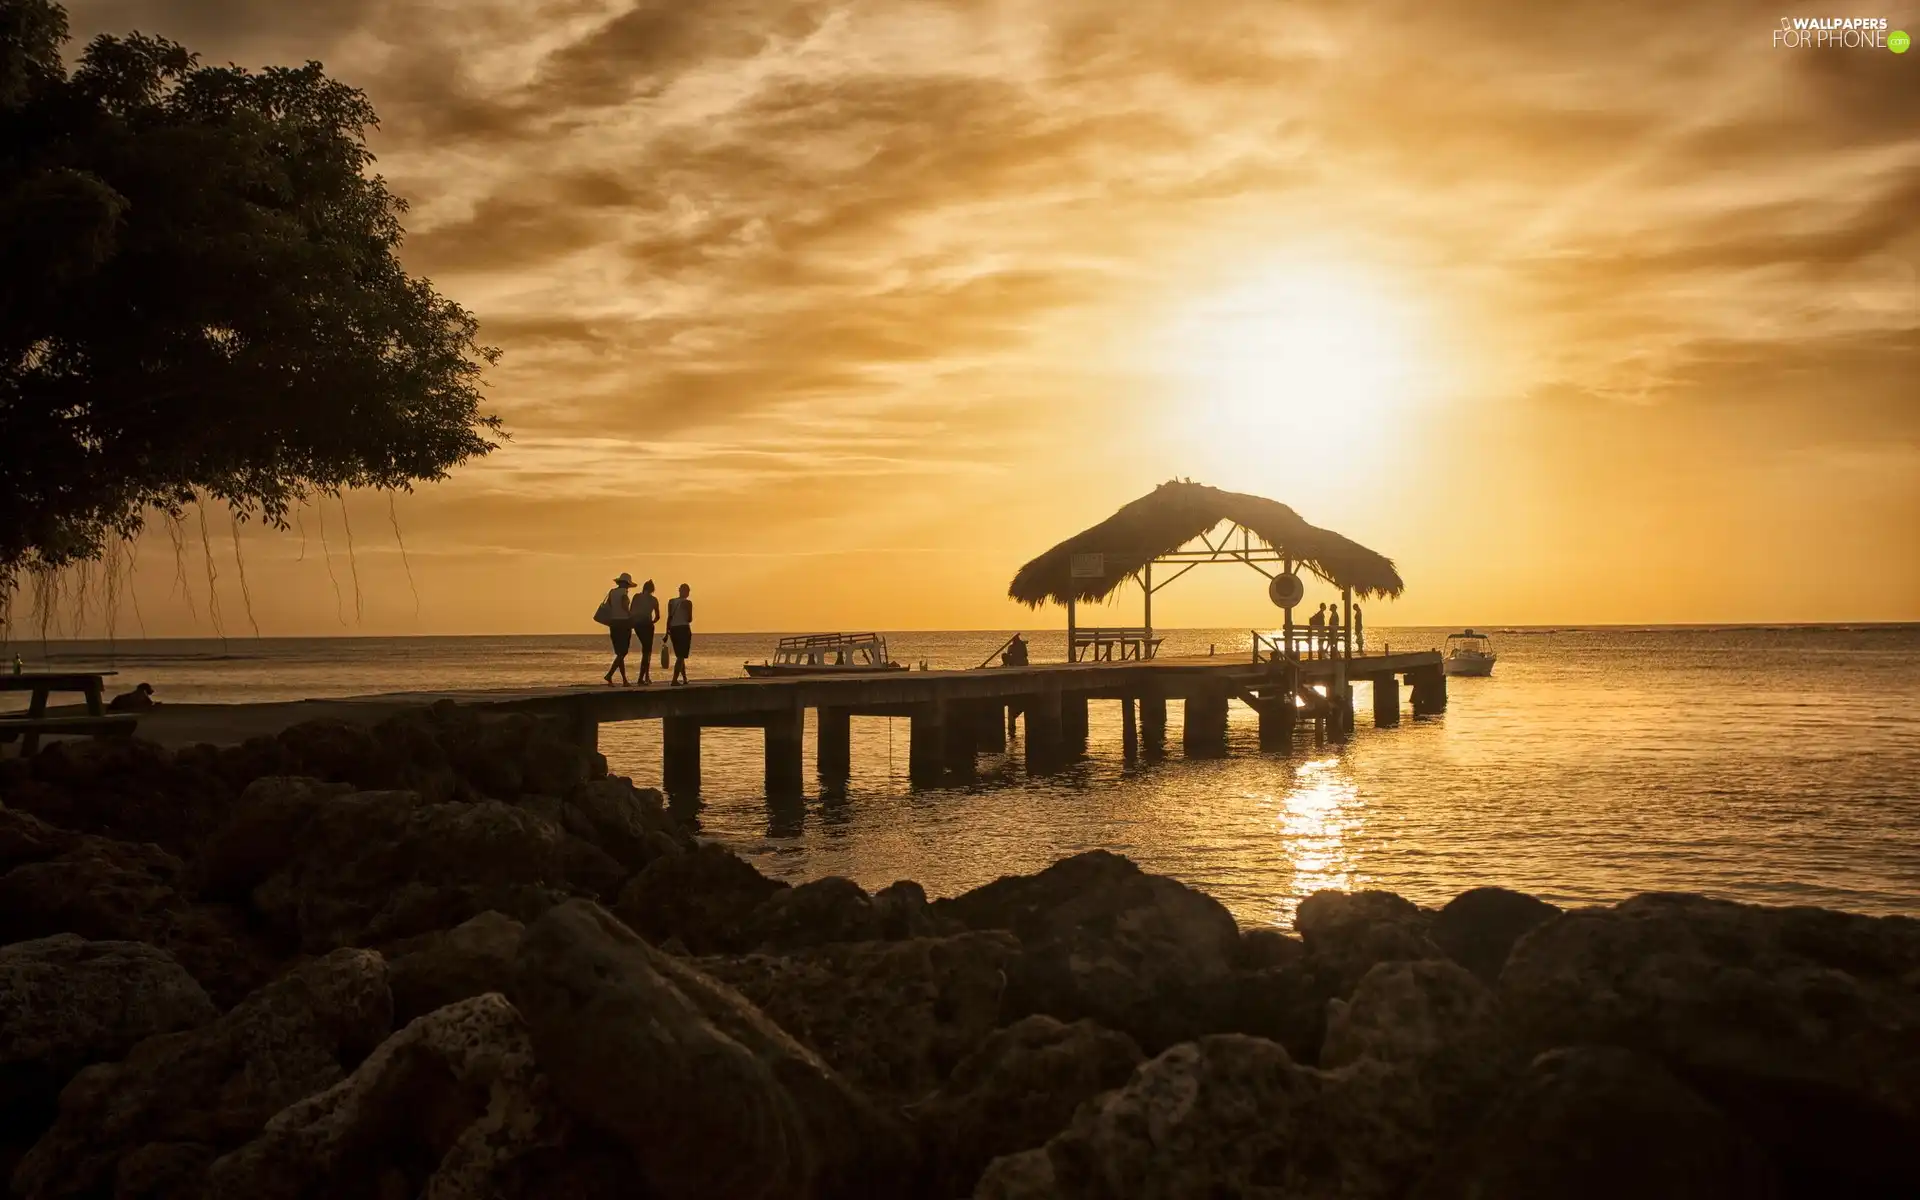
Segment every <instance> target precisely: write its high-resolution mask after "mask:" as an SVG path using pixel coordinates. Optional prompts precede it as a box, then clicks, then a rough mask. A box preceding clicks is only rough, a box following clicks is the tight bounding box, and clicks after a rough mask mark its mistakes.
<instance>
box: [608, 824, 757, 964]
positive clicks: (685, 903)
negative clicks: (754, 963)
mask: <svg viewBox="0 0 1920 1200" xmlns="http://www.w3.org/2000/svg"><path fill="white" fill-rule="evenodd" d="M786 888H787V885H786V884H785V883H782V882H780V881H779V880H777V879H769V878H767V877H766V876H765V875H762V874H761V873H760V872H759V871H757V870H755V869H754V867H753V864H752V863H749V862H747V861H746V860H745V859H743V858H741V857H740V856H738V855H736V854H735V853H733V851H731V850H728V849H727V848H726V847H725V846H720V845H716V844H714V843H711V842H703V843H701V844H700V845H699V846H697V847H695V848H694V850H693V851H692V852H691V853H688V854H682V855H673V856H666V857H661V858H657V859H655V860H654V861H653V862H651V863H649V864H647V867H646V869H645V870H643V871H641V872H640V873H639V874H638V875H635V876H634V877H633V878H632V879H631V880H628V881H627V884H626V886H625V887H624V888H622V889H621V891H620V899H619V902H618V903H617V904H616V905H615V906H614V912H615V913H616V914H617V915H618V916H619V918H620V919H621V920H622V921H623V922H625V923H626V925H627V927H628V928H630V929H632V930H634V931H635V932H636V933H638V934H640V936H642V937H644V938H646V939H648V940H649V941H652V942H656V943H658V942H664V941H666V940H667V939H669V938H676V939H678V940H679V942H680V944H681V945H683V946H685V947H686V948H687V949H688V950H689V951H691V952H692V953H694V954H737V953H741V952H744V951H746V950H749V949H751V948H752V945H751V943H750V941H749V940H748V933H747V926H748V922H749V920H750V919H751V918H752V916H753V913H754V910H755V909H757V908H759V907H760V905H761V904H762V903H764V902H765V901H766V900H767V899H769V898H770V897H772V896H774V895H775V894H777V893H779V892H781V891H784V890H786Z"/></svg>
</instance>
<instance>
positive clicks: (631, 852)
mask: <svg viewBox="0 0 1920 1200" xmlns="http://www.w3.org/2000/svg"><path fill="white" fill-rule="evenodd" d="M560 810H561V823H562V824H563V825H564V827H565V828H566V829H567V831H568V832H570V833H572V834H574V835H575V836H577V837H580V838H582V839H584V840H585V841H587V842H590V843H592V844H593V845H595V846H598V847H599V848H600V849H601V850H603V851H605V852H606V853H607V855H608V856H609V857H611V858H612V859H613V860H614V861H615V862H617V863H619V864H620V865H621V866H622V867H623V868H625V870H626V873H627V874H628V875H631V874H633V873H634V872H636V871H639V870H641V869H642V868H644V867H645V866H646V865H647V864H648V863H650V862H652V861H653V860H654V859H656V858H660V857H662V856H663V855H675V854H684V853H685V852H687V851H688V850H690V849H692V848H693V839H692V838H691V837H690V836H689V835H688V834H687V833H686V832H685V831H683V830H682V829H681V828H680V826H679V823H678V822H676V821H675V820H674V819H673V818H672V817H671V816H669V815H668V814H667V810H666V806H665V804H664V802H663V799H662V797H661V795H660V793H659V792H658V791H655V790H654V789H652V788H636V787H634V786H633V782H632V781H631V780H628V779H621V778H606V779H596V780H593V781H591V782H588V783H585V784H582V785H581V786H580V787H578V788H576V789H574V791H573V793H572V794H571V795H569V796H568V797H567V798H566V801H565V802H564V803H563V804H562V805H561V806H560Z"/></svg>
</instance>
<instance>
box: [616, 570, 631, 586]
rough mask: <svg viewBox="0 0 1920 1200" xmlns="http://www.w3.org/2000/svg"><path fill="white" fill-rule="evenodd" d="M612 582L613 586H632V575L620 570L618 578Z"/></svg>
mask: <svg viewBox="0 0 1920 1200" xmlns="http://www.w3.org/2000/svg"><path fill="white" fill-rule="evenodd" d="M613 582H614V586H615V587H632V586H633V576H631V575H629V574H627V573H626V572H625V571H622V572H620V577H619V578H618V579H615V580H614V581H613Z"/></svg>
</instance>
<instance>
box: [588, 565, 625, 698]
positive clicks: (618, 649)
mask: <svg viewBox="0 0 1920 1200" xmlns="http://www.w3.org/2000/svg"><path fill="white" fill-rule="evenodd" d="M632 590H633V576H631V575H629V574H627V573H626V572H625V571H622V572H620V575H619V577H618V578H616V579H615V580H614V581H613V590H612V591H610V592H608V593H607V598H606V599H605V600H603V601H601V602H600V611H599V612H597V613H595V614H594V619H595V620H597V621H599V622H600V623H601V624H603V625H605V626H606V627H607V637H608V638H609V639H610V640H611V641H612V642H613V665H612V666H610V667H608V668H607V673H606V674H605V675H603V676H602V677H601V678H603V679H605V680H606V681H607V686H608V687H612V686H613V673H614V672H615V671H618V672H620V685H621V686H622V687H627V686H630V685H629V684H628V683H627V650H628V648H630V647H631V646H632V645H633V606H632V604H631V603H629V600H628V596H627V593H628V592H630V591H632Z"/></svg>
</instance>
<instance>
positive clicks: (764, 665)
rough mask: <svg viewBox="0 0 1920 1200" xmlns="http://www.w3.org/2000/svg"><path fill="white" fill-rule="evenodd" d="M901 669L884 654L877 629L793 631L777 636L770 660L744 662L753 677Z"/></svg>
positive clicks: (901, 669)
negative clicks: (831, 631)
mask: <svg viewBox="0 0 1920 1200" xmlns="http://www.w3.org/2000/svg"><path fill="white" fill-rule="evenodd" d="M904 670H906V668H905V667H903V666H901V665H900V664H899V663H897V662H894V661H892V660H891V659H889V658H888V657H887V639H886V638H883V637H881V636H880V635H879V634H877V633H802V634H795V635H794V636H792V637H783V638H781V639H780V644H779V645H778V646H777V647H775V648H774V652H773V658H772V659H771V660H770V661H767V662H758V663H748V664H747V674H749V675H751V676H753V677H754V678H755V679H777V678H781V677H784V676H789V675H859V674H871V673H873V672H876V671H904Z"/></svg>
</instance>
